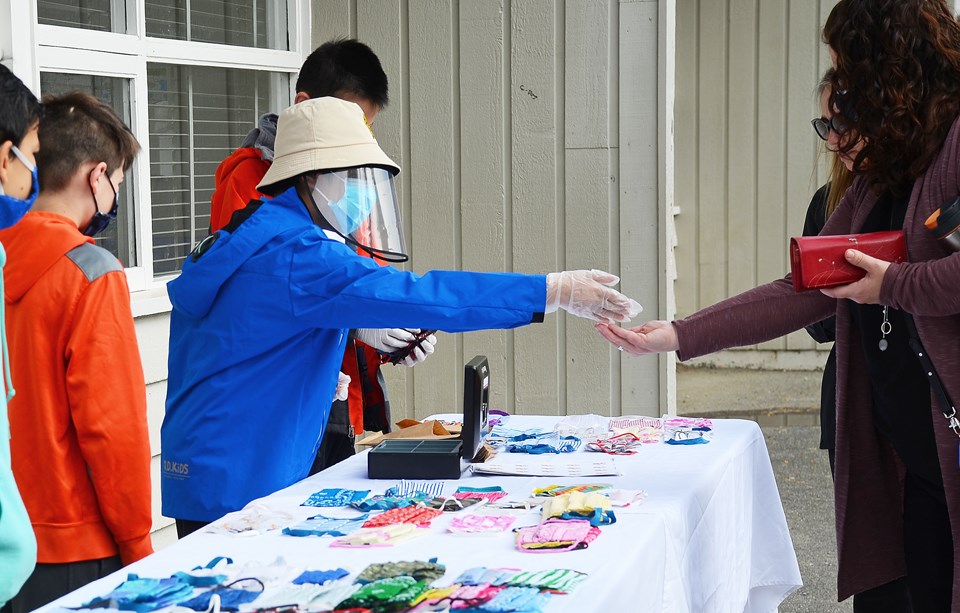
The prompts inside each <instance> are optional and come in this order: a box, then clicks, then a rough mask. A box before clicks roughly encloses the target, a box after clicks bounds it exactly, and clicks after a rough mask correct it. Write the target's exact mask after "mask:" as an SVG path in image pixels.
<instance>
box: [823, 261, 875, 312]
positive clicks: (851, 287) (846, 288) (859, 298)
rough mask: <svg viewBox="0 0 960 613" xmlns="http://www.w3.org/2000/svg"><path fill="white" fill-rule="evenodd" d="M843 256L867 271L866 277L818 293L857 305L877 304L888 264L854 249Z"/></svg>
mask: <svg viewBox="0 0 960 613" xmlns="http://www.w3.org/2000/svg"><path fill="white" fill-rule="evenodd" d="M843 256H844V257H845V258H846V259H847V261H848V262H850V263H851V264H853V265H854V266H856V267H858V268H862V269H864V270H865V271H867V275H866V276H865V277H864V278H862V279H860V280H859V281H855V282H853V283H848V284H847V285H841V286H839V287H830V288H827V289H822V290H820V291H821V292H823V293H824V294H826V295H827V296H830V297H831V298H847V299H849V300H853V301H854V302H856V303H857V304H879V303H880V286H881V285H883V275H885V274H886V272H887V268H889V267H890V262H886V261H884V260H878V259H877V258H874V257H870V256H869V255H867V254H865V253H863V252H862V251H857V250H856V249H847V250H846V252H845V253H844V254H843Z"/></svg>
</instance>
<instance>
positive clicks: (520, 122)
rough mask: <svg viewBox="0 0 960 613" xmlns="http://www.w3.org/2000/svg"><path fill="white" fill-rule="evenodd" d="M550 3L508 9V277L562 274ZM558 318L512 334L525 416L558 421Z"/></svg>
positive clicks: (552, 6) (552, 11) (518, 402)
mask: <svg viewBox="0 0 960 613" xmlns="http://www.w3.org/2000/svg"><path fill="white" fill-rule="evenodd" d="M555 6H556V4H555V2H553V1H552V0H529V1H528V2H513V3H512V13H511V34H512V35H511V37H510V40H511V49H510V54H511V64H512V71H511V88H510V89H511V91H510V103H511V107H512V109H513V110H512V122H511V123H512V130H511V132H512V134H511V140H512V148H513V160H514V161H513V168H512V178H513V181H512V185H513V212H514V224H513V254H514V256H513V261H514V271H515V272H523V273H532V274H536V273H545V272H552V271H556V270H560V268H561V263H560V262H559V261H558V257H557V248H556V245H557V237H556V232H557V218H558V208H559V207H560V205H561V202H560V199H562V198H563V194H562V193H558V192H557V188H556V173H557V172H558V164H557V155H556V151H557V139H558V136H559V135H558V134H557V131H556V112H557V109H556V106H557V105H556V94H557V82H556V74H555V72H554V66H555V63H556V61H557V58H556V53H555V48H556V39H555V36H554V34H555V31H556V21H555V20H556V19H557V14H556V12H555ZM559 340H560V339H559V318H557V317H554V316H548V317H547V318H546V320H545V321H544V322H543V323H542V324H536V325H532V326H526V327H523V328H519V329H517V330H516V332H515V349H514V351H515V354H516V367H515V395H516V405H517V406H519V407H523V408H524V412H525V413H529V414H538V415H556V414H558V412H559V409H560V398H559V396H560V390H561V381H560V370H559V367H558V364H557V356H558V355H560V353H559Z"/></svg>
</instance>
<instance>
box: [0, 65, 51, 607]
mask: <svg viewBox="0 0 960 613" xmlns="http://www.w3.org/2000/svg"><path fill="white" fill-rule="evenodd" d="M42 114H43V112H42V107H41V106H40V102H39V101H38V100H37V98H36V96H34V95H33V92H31V91H30V90H29V89H28V88H27V86H26V85H24V84H23V82H22V81H20V79H18V78H17V76H16V75H15V74H13V73H12V72H11V71H10V69H9V68H7V67H6V66H4V65H2V64H0V228H8V227H10V226H12V225H14V224H15V223H17V222H18V221H20V219H22V218H23V216H24V215H25V214H26V212H27V211H28V210H29V209H30V207H31V206H32V205H33V202H34V200H36V198H37V192H38V191H39V183H38V181H37V165H36V155H37V151H39V149H40V140H39V138H38V137H37V132H38V130H39V127H40V117H41V115H42ZM5 263H6V253H5V252H4V251H3V248H2V246H0V267H3V266H4V264H5ZM2 289H3V274H2V272H0V292H2ZM6 341H7V335H6V326H5V324H4V313H3V305H2V304H0V351H2V355H0V358H2V361H3V366H2V371H0V372H2V376H3V392H2V393H0V607H2V606H3V605H4V604H5V603H6V602H7V601H9V600H10V599H11V598H13V597H14V596H15V595H16V594H17V592H19V591H20V587H21V586H22V585H23V582H24V581H26V580H27V577H29V576H30V573H31V572H33V567H34V565H35V564H36V561H37V541H36V538H35V537H34V536H33V530H32V529H31V528H30V518H29V517H27V510H26V508H25V507H24V505H23V499H22V498H21V496H20V492H19V491H18V490H17V482H16V480H15V479H14V476H13V469H12V468H11V466H10V427H9V422H8V417H7V408H8V407H7V403H8V402H9V401H10V399H11V398H12V397H13V394H14V386H13V381H11V377H10V361H9V355H8V352H7V342H6Z"/></svg>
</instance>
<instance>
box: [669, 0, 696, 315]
mask: <svg viewBox="0 0 960 613" xmlns="http://www.w3.org/2000/svg"><path fill="white" fill-rule="evenodd" d="M699 17H700V0H677V101H676V105H675V107H674V112H675V114H676V125H675V127H674V144H675V146H676V152H677V160H676V174H677V177H676V179H677V181H676V189H675V191H674V196H675V198H676V205H677V207H678V208H679V209H680V214H679V215H677V217H676V228H677V246H676V249H675V251H674V253H675V255H676V259H677V282H676V284H675V285H674V289H675V290H676V300H677V316H678V317H683V316H685V315H689V314H690V313H693V312H694V311H696V310H697V309H698V308H699V307H700V304H701V302H700V293H699V288H700V283H699V280H700V273H699V270H698V266H697V264H698V262H699V256H698V254H697V248H698V246H699V241H698V240H697V228H698V227H699V223H698V222H699V215H698V211H699V207H698V203H699V190H698V187H699V185H700V181H699V177H700V164H699V161H700V158H699V156H698V154H697V143H698V142H699V140H698V139H699V125H700V124H699V121H698V119H699V110H698V105H699V102H700V95H699V93H700V79H699V76H700V71H699V59H700V53H699V50H700V37H699V30H698V23H699Z"/></svg>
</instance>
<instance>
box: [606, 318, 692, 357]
mask: <svg viewBox="0 0 960 613" xmlns="http://www.w3.org/2000/svg"><path fill="white" fill-rule="evenodd" d="M594 328H596V330H597V332H599V333H600V336H602V337H603V338H605V339H607V340H608V341H610V342H611V343H612V344H614V345H616V346H617V348H618V349H620V351H625V352H627V353H629V354H631V355H645V354H648V353H663V352H665V351H676V350H677V349H679V348H680V342H679V341H678V340H677V330H676V328H674V327H673V324H672V323H670V322H669V321H649V322H647V323H645V324H643V325H642V326H638V327H636V328H630V329H625V328H620V327H618V326H614V325H611V324H602V323H601V324H597V325H595V326H594Z"/></svg>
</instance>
